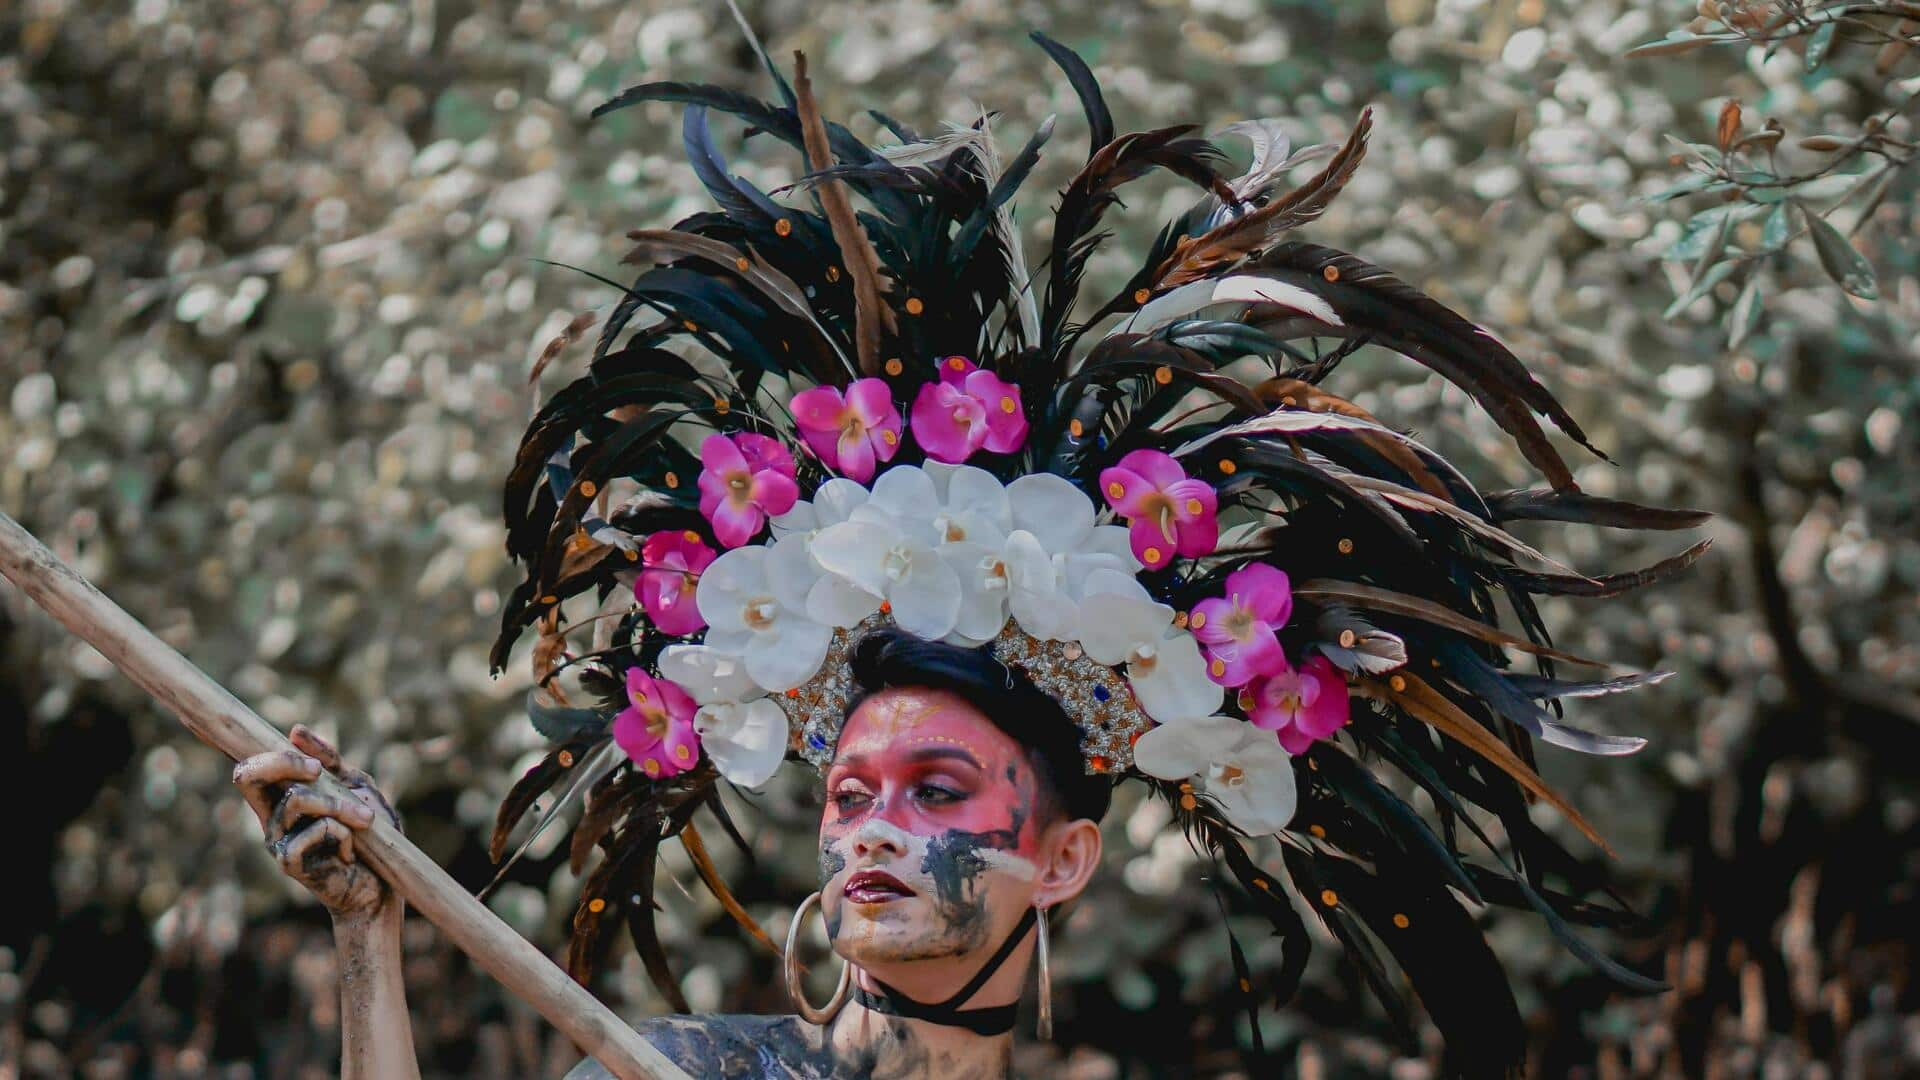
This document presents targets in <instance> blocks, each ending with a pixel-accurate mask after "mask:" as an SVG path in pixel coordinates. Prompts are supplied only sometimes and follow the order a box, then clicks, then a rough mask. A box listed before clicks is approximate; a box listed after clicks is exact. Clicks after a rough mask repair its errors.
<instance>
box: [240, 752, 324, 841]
mask: <svg viewBox="0 0 1920 1080" xmlns="http://www.w3.org/2000/svg"><path fill="white" fill-rule="evenodd" d="M319 776H320V762H319V761H318V760H317V759H315V758H312V757H309V756H307V755H306V754H304V753H301V752H300V751H298V750H272V751H268V752H267V753H264V754H255V755H253V756H252V757H250V758H247V759H246V760H244V761H242V762H240V763H239V764H237V765H235V766H234V767H233V782H234V784H235V785H237V786H238V787H239V788H240V794H241V795H242V796H244V797H245V798H246V800H247V805H248V806H251V807H253V812H254V814H255V815H256V816H257V817H259V819H260V824H261V826H262V827H264V826H266V825H267V823H268V822H270V821H271V820H272V819H273V793H272V789H273V788H276V787H279V786H280V785H282V784H288V783H294V782H297V781H310V780H315V779H318V778H319Z"/></svg>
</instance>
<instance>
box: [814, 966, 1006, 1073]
mask: <svg viewBox="0 0 1920 1080" xmlns="http://www.w3.org/2000/svg"><path fill="white" fill-rule="evenodd" d="M1032 959H1033V943H1032V941H1031V940H1028V941H1024V942H1022V943H1021V944H1020V946H1019V948H1018V949H1016V950H1015V951H1014V952H1013V954H1012V955H1010V956H1008V957H1007V961H1006V963H1004V964H1002V965H1001V966H1000V969H999V970H998V971H996V972H994V974H993V976H992V977H991V978H989V979H988V980H987V982H986V984H985V985H984V986H982V987H980V989H979V990H978V991H977V992H976V993H975V994H974V995H973V996H972V997H971V998H969V999H968V1000H966V1001H964V1002H962V1003H961V1005H960V1007H961V1008H963V1009H982V1008H992V1007H995V1006H1000V1005H1011V1004H1014V1003H1016V1002H1018V1001H1019V1000H1020V989H1021V987H1022V986H1024V985H1025V984H1026V977H1027V967H1028V965H1029V963H1030V962H1031V961H1032ZM979 966H980V960H979V959H976V958H969V959H968V960H967V961H965V962H962V963H959V964H955V963H954V962H952V961H943V962H929V963H916V964H907V965H901V967H900V968H899V969H890V970H886V971H883V972H882V973H881V977H882V978H883V979H885V980H886V981H887V982H888V983H889V984H890V985H892V986H893V988H894V989H895V990H896V991H899V992H900V993H903V994H906V995H908V996H910V997H912V998H913V999H914V1000H916V1001H922V1002H930V1001H939V1000H943V999H945V998H946V997H947V996H948V995H950V994H952V993H953V992H954V991H955V990H958V989H959V988H960V987H961V986H962V985H964V984H965V983H966V981H967V980H968V979H969V978H970V977H972V975H973V973H974V971H976V970H978V968H979ZM935 969H938V970H935ZM854 977H855V978H856V979H857V980H858V981H859V984H860V986H861V987H862V988H863V989H866V990H868V991H870V992H877V991H878V990H879V987H878V985H877V984H876V983H875V981H874V979H873V977H872V976H870V975H868V974H867V972H866V971H865V970H863V969H860V968H855V969H854ZM828 1040H829V1043H830V1045H831V1046H832V1049H833V1055H834V1058H835V1060H837V1061H841V1062H858V1063H859V1064H860V1065H862V1066H864V1069H860V1070H856V1072H858V1073H861V1074H863V1075H871V1076H872V1077H874V1080H886V1078H889V1077H907V1076H929V1075H931V1076H942V1077H946V1076H952V1077H969V1078H978V1080H997V1078H1000V1077H1005V1076H1008V1075H1010V1074H1011V1069H1012V1063H1013V1033H1012V1032H1010V1031H1009V1032H1002V1033H1000V1034H998V1035H980V1034H977V1033H975V1032H972V1031H969V1030H967V1029H966V1028H962V1027H954V1026H952V1025H949V1024H937V1023H934V1022H932V1021H930V1020H919V1019H914V1018H912V1017H903V1016H889V1015H887V1014H884V1013H877V1012H874V1011H873V1010H871V1009H868V1008H866V1007H865V1006H863V1005H861V1004H860V1002H859V1001H858V1000H857V999H856V1000H849V1001H848V1002H847V1005H846V1007H845V1008H844V1009H842V1010H840V1015H839V1016H838V1017H836V1018H835V1019H834V1022H833V1026H832V1028H831V1031H830V1033H829V1035H828Z"/></svg>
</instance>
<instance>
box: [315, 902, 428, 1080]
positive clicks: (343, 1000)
mask: <svg viewBox="0 0 1920 1080" xmlns="http://www.w3.org/2000/svg"><path fill="white" fill-rule="evenodd" d="M401 915H402V910H401V905H400V902H399V901H398V900H397V899H395V900H391V901H389V902H388V903H387V904H386V905H385V906H384V907H383V908H382V910H381V911H380V912H379V913H378V914H375V915H371V916H365V917H342V918H339V919H336V920H335V921H334V924H333V941H334V951H335V954H336V955H337V957H338V960H339V964H340V1076H341V1078H342V1080H387V1078H389V1077H393V1078H398V1080H405V1078H408V1077H418V1076H419V1075H420V1067H419V1064H418V1062H416V1061H415V1060H414V1054H413V1025H412V1023H411V1021H410V1020H409V1019H408V1016H407V988H406V982H405V980H404V979H403V977H402V969H401V952H400V922H401Z"/></svg>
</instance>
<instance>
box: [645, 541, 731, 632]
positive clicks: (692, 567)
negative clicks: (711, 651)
mask: <svg viewBox="0 0 1920 1080" xmlns="http://www.w3.org/2000/svg"><path fill="white" fill-rule="evenodd" d="M714 558H715V555H714V550H713V549H712V548H710V547H708V546H707V545H706V544H704V543H701V541H700V534H699V533H697V532H694V531H693V530H692V529H688V530H686V531H684V532H675V531H674V530H671V529H667V530H663V531H661V532H657V533H654V534H653V535H652V536H649V537H647V542H646V543H644V544H642V545H641V546H640V567H641V569H640V579H639V580H638V581H635V582H634V583H633V595H634V597H635V598H636V599H638V600H639V601H640V606H641V607H643V608H645V609H646V611H647V618H649V619H652V620H653V625H655V626H657V627H659V628H660V630H661V632H663V633H667V634H672V635H673V636H674V637H685V636H686V635H688V634H691V633H693V632H694V631H695V630H699V629H700V628H702V627H704V626H706V625H707V620H705V619H703V618H701V617H700V606H699V605H698V604H696V603H694V600H693V595H694V589H695V587H696V586H697V585H698V584H699V583H700V571H702V570H705V569H706V568H707V565H708V564H709V563H711V562H713V560H714Z"/></svg>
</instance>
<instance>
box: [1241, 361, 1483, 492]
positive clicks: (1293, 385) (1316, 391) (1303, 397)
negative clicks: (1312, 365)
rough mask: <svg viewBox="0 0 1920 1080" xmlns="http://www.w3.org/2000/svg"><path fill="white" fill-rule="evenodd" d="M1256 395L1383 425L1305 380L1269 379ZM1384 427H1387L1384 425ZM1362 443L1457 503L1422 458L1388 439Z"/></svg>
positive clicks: (1269, 401) (1364, 437) (1366, 437)
mask: <svg viewBox="0 0 1920 1080" xmlns="http://www.w3.org/2000/svg"><path fill="white" fill-rule="evenodd" d="M1253 393H1254V395H1255V396H1256V397H1258V398H1259V399H1260V400H1261V401H1262V402H1263V403H1265V404H1267V405H1269V406H1274V407H1278V406H1281V405H1286V406H1290V407H1293V408H1296V409H1305V410H1307V411H1308V412H1324V413H1339V414H1340V415H1341V416H1351V417H1354V418H1355V419H1358V420H1365V421H1367V422H1368V423H1371V424H1380V421H1379V420H1378V419H1377V418H1375V417H1374V416H1373V415H1372V414H1371V413H1369V412H1367V410H1365V409H1363V408H1361V407H1360V406H1358V405H1355V404H1354V403H1353V402H1351V401H1348V400H1347V399H1346V398H1343V397H1340V396H1339V395H1337V394H1329V393H1327V392H1326V391H1325V390H1322V389H1320V388H1319V387H1317V386H1315V385H1313V384H1312V383H1310V382H1307V381H1306V380H1305V379H1285V378H1274V379H1268V380H1267V381H1265V382H1263V383H1259V384H1258V385H1256V386H1254V388H1253ZM1380 426H1381V427H1385V426H1386V425H1385V424H1380ZM1360 441H1361V442H1363V443H1366V444H1367V446H1368V448H1370V449H1371V450H1373V452H1374V453H1376V454H1379V455H1380V456H1381V457H1383V458H1386V459H1387V460H1388V461H1390V462H1392V463H1393V465H1394V466H1395V467H1397V468H1398V469H1400V471H1402V472H1404V473H1406V474H1407V475H1408V476H1411V477H1413V481H1414V483H1416V484H1419V485H1420V490H1422V491H1424V492H1426V493H1427V494H1429V495H1432V496H1433V497H1434V498H1436V499H1445V500H1447V501H1448V502H1452V501H1453V496H1452V494H1451V493H1449V492H1448V491H1447V486H1446V485H1445V484H1443V483H1441V482H1440V478H1439V477H1437V476H1435V475H1433V473H1431V472H1429V471H1427V467H1426V466H1425V465H1424V464H1422V463H1421V461H1420V455H1418V454H1415V453H1414V452H1413V451H1411V450H1409V449H1407V448H1406V447H1405V446H1403V445H1402V444H1400V443H1399V442H1397V441H1395V440H1393V439H1384V438H1380V437H1379V436H1376V435H1372V434H1368V433H1362V434H1361V436H1360Z"/></svg>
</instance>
